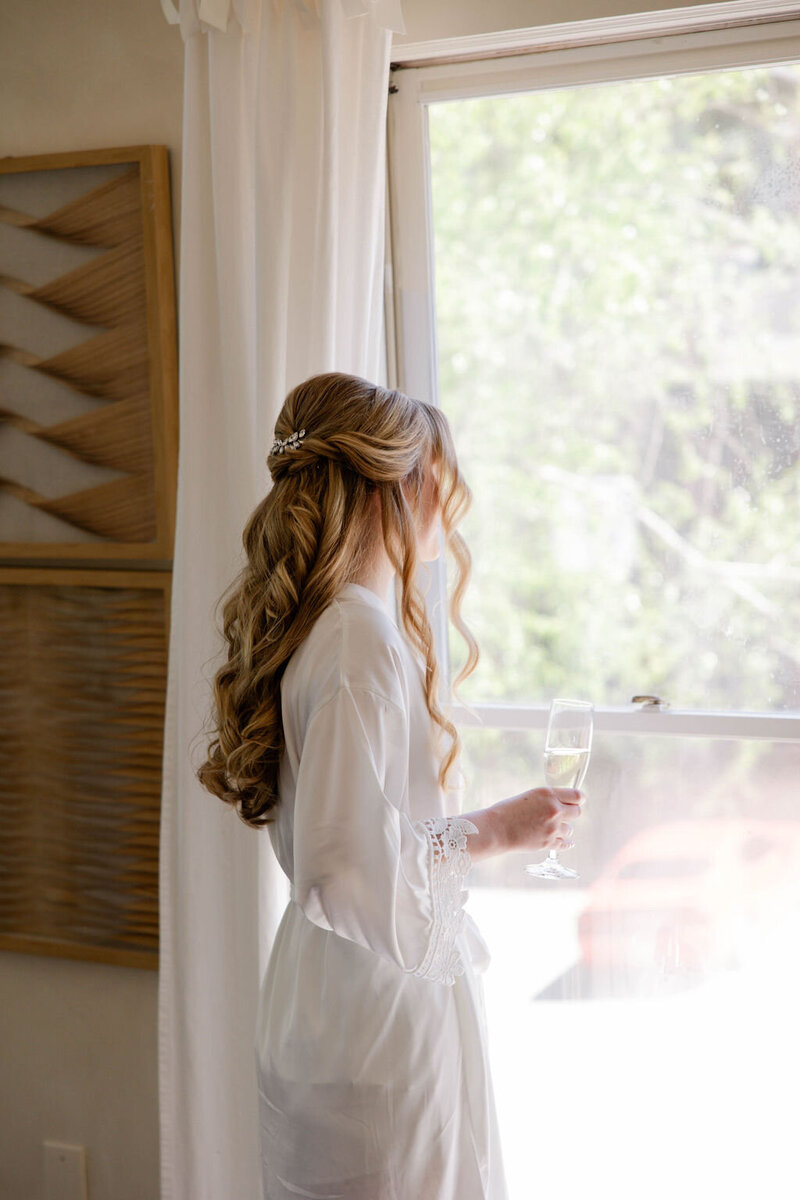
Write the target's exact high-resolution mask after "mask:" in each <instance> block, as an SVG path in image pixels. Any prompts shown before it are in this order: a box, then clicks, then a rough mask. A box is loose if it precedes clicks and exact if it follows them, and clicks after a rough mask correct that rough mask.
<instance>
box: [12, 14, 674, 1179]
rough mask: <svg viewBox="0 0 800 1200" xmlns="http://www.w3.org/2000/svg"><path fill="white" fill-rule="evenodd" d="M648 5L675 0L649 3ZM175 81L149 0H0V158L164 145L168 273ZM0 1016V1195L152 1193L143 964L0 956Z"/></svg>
mask: <svg viewBox="0 0 800 1200" xmlns="http://www.w3.org/2000/svg"><path fill="white" fill-rule="evenodd" d="M324 2H325V3H329V2H331V0H324ZM647 7H648V6H647V5H646V4H645V3H641V2H639V3H637V2H636V0H629V2H627V3H626V0H545V2H542V3H531V2H527V3H526V2H525V0H491V2H489V0H486V2H479V0H439V2H437V0H404V14H405V19H406V27H407V34H406V36H405V37H403V38H399V37H398V38H397V39H396V40H397V43H398V45H400V44H401V43H403V42H417V41H423V40H425V39H428V38H442V37H454V36H457V35H459V34H475V33H483V32H489V31H492V30H497V29H513V28H524V27H525V26H529V25H540V24H547V23H551V22H554V21H558V20H563V21H566V20H578V19H581V18H586V17H600V16H606V15H614V14H619V13H624V12H632V11H641V10H644V9H646V8H647ZM652 7H657V8H668V7H677V5H675V4H671V3H670V2H669V0H658V3H657V4H656V5H653V6H652ZM182 87H183V43H182V41H181V35H180V31H179V29H178V27H177V26H171V25H168V24H167V23H166V21H165V20H164V18H163V15H162V12H161V7H160V4H159V0H0V155H8V154H10V155H25V154H40V153H47V152H55V151H60V150H79V149H96V148H101V147H108V146H123V145H139V144H142V143H158V144H163V145H166V146H167V147H169V150H170V157H171V176H172V196H173V227H174V233H175V258H176V270H177V263H178V257H179V255H178V236H179V219H178V217H179V211H180V152H181V102H182ZM0 1013H2V1018H1V1020H2V1034H1V1035H0V1036H1V1038H2V1051H1V1052H2V1070H1V1071H0V1196H2V1200H41V1196H42V1191H41V1174H40V1172H41V1143H42V1142H43V1141H44V1140H45V1139H55V1140H61V1141H67V1142H75V1143H78V1144H80V1145H85V1146H86V1147H87V1152H88V1163H89V1189H90V1190H89V1195H90V1198H91V1200H156V1197H157V1196H158V1090H157V1051H156V1028H157V979H156V976H155V974H154V973H152V972H147V971H137V970H133V969H125V968H121V967H108V966H102V965H99V964H92V963H83V962H70V961H65V960H59V959H49V958H40V957H35V956H28V955H15V954H0ZM220 1200H233V1198H228V1197H220Z"/></svg>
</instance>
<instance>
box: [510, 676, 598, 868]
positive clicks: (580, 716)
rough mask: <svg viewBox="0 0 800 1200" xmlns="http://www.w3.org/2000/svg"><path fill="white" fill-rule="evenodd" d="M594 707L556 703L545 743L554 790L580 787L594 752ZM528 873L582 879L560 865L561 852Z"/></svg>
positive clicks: (547, 773) (546, 765) (585, 702)
mask: <svg viewBox="0 0 800 1200" xmlns="http://www.w3.org/2000/svg"><path fill="white" fill-rule="evenodd" d="M593 716H594V706H593V705H592V704H590V703H589V702H588V700H553V701H552V703H551V705H550V716H549V718H548V721H547V735H546V737H545V742H544V774H545V779H546V780H547V782H548V783H549V784H550V786H551V787H569V788H580V786H581V784H582V783H583V777H584V775H585V774H586V768H587V767H588V765H589V755H590V754H591V750H592V728H593V724H594V720H593ZM525 870H526V871H527V873H528V874H529V875H536V876H537V877H538V878H539V879H579V878H580V876H579V875H578V872H577V871H573V870H572V868H571V867H565V866H564V864H563V863H561V862H559V858H558V851H557V850H551V851H550V853H549V855H548V856H547V858H544V859H542V861H541V862H538V863H528V865H527V866H526V867H525Z"/></svg>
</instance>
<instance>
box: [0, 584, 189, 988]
mask: <svg viewBox="0 0 800 1200" xmlns="http://www.w3.org/2000/svg"><path fill="white" fill-rule="evenodd" d="M170 596H171V573H170V572H168V571H99V570H91V571H89V570H81V569H76V570H69V569H66V568H62V567H57V568H38V567H31V568H0V633H1V635H2V638H3V644H4V646H5V647H6V649H5V650H4V653H3V656H2V658H0V709H1V710H2V712H3V734H2V738H0V771H1V772H2V786H0V950H14V951H22V952H27V953H36V954H47V955H59V956H62V957H67V958H82V959H90V960H94V961H102V962H111V963H117V964H122V965H125V966H134V967H150V968H153V969H156V968H157V967H158V920H159V918H158V879H159V864H158V843H159V827H160V810H161V779H162V755H163V728H164V711H165V699H166V679H167V663H168V651H169V614H170Z"/></svg>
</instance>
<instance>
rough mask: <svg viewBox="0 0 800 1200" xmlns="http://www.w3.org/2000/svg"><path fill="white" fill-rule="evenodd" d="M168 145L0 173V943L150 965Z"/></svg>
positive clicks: (169, 402) (160, 678)
mask: <svg viewBox="0 0 800 1200" xmlns="http://www.w3.org/2000/svg"><path fill="white" fill-rule="evenodd" d="M171 230H172V218H171V208H170V195H169V172H168V156H167V150H166V148H165V147H163V146H134V147H122V148H115V149H111V150H95V151H88V152H86V153H74V154H55V155H47V156H36V157H27V158H5V159H0V634H1V636H2V638H3V646H4V653H3V658H2V661H0V716H1V717H2V729H1V730H0V766H1V767H2V775H1V776H0V838H1V840H0V949H9V950H19V951H25V952H34V953H35V952H38V953H45V954H60V955H65V956H68V957H77V958H87V959H94V960H101V961H109V962H115V963H123V964H127V965H131V966H152V967H156V966H157V964H158V830H159V820H160V816H159V814H160V798H161V760H162V753H163V721H164V704H165V696H166V682H167V656H168V641H169V612H170V603H169V597H170V588H171V569H172V553H173V540H174V518H175V492H176V480H177V454H178V375H177V346H176V335H175V299H174V282H173V280H174V269H173V254H172V233H171Z"/></svg>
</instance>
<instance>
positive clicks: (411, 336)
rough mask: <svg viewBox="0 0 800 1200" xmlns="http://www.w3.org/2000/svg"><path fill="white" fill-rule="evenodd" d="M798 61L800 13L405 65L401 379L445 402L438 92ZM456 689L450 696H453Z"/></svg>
mask: <svg viewBox="0 0 800 1200" xmlns="http://www.w3.org/2000/svg"><path fill="white" fill-rule="evenodd" d="M598 24H599V23H598V22H593V25H598ZM797 61H800V20H787V21H778V22H774V23H772V22H770V23H767V24H763V25H751V26H745V27H741V28H721V29H717V30H712V31H703V32H695V33H685V34H674V35H671V36H667V37H663V36H662V37H660V36H650V37H646V38H642V39H637V40H629V41H625V42H620V43H614V42H607V41H604V42H598V44H592V45H583V46H579V47H571V48H567V49H552V50H543V51H541V52H540V53H534V54H531V53H525V54H519V55H513V56H509V57H505V58H498V59H485V60H483V61H480V62H460V63H448V64H446V65H430V66H424V67H411V68H406V67H403V68H399V69H396V70H393V71H392V74H391V85H392V86H391V89H390V96H389V104H388V112H387V149H388V154H387V159H388V173H387V207H388V230H389V233H388V237H387V271H386V322H387V345H388V346H389V348H390V350H389V354H388V358H389V361H388V364H387V365H388V379H389V384H390V386H396V387H398V388H400V389H401V390H402V391H404V392H406V393H408V394H409V395H416V396H419V397H421V398H423V399H428V400H430V401H432V402H434V403H438V397H439V388H438V379H437V370H436V362H437V356H436V329H435V310H434V294H435V293H434V263H433V237H432V206H431V181H430V173H429V162H430V159H429V145H428V125H427V108H428V105H429V104H432V103H435V102H436V101H437V100H441V101H443V100H453V99H459V98H468V97H474V96H481V95H499V94H504V93H509V92H515V91H533V90H538V89H550V88H555V87H575V86H578V85H581V84H593V83H602V82H610V81H622V80H626V79H641V78H652V77H658V76H663V75H674V74H688V73H694V72H699V71H713V70H728V69H736V68H745V67H755V66H763V65H768V64H774V63H780V62H797ZM424 586H425V587H427V595H426V604H427V606H428V612H429V616H430V618H431V624H432V627H433V633H434V641H435V649H436V654H437V657H438V660H439V662H440V664H441V667H442V683H443V690H446V687H447V681H448V680H449V677H450V664H449V645H448V630H447V620H446V615H445V614H446V611H447V609H446V604H447V602H446V597H445V571H444V564H443V562H442V560H441V559H440V560H438V561H437V563H436V564H432V565H431V572H430V576H429V577H427V578H426V580H425V583H424ZM449 699H451V698H449V697H447V696H445V695H443V696H442V700H443V702H445V703H447V702H448V700H449ZM450 711H451V712H452V714H453V718H454V720H455V721H456V722H457V723H458V724H460V725H464V726H481V725H483V726H485V727H490V728H504V729H538V728H544V727H545V725H546V723H547V709H546V707H539V706H516V705H492V704H484V705H474V706H470V708H466V707H464V706H463V705H460V704H458V703H457V702H455V703H454V704H452V707H451V710H450ZM597 726H598V728H602V729H604V730H605V731H607V732H618V733H639V732H645V731H648V732H650V733H653V734H668V735H669V734H674V735H681V736H705V737H709V736H710V737H757V738H765V739H768V740H780V741H793V740H796V739H798V738H800V719H798V717H797V716H795V715H793V714H774V713H741V712H732V713H718V712H717V713H715V712H698V711H690V710H676V709H662V710H654V711H643V710H641V709H639V708H638V706H636V707H634V706H632V707H631V708H628V709H619V708H617V709H614V708H601V709H599V710H598V712H597Z"/></svg>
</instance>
